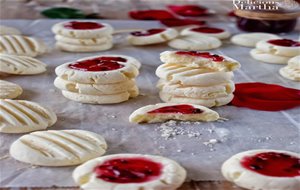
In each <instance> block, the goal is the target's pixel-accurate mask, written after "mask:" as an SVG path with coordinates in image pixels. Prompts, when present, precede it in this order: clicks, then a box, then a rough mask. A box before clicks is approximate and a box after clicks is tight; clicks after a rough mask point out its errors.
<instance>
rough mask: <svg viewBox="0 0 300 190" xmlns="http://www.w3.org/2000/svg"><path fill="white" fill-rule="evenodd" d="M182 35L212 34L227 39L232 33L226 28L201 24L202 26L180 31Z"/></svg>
mask: <svg viewBox="0 0 300 190" xmlns="http://www.w3.org/2000/svg"><path fill="white" fill-rule="evenodd" d="M180 34H181V35H182V36H189V35H194V36H199V37H202V36H203V35H204V36H211V37H215V38H218V39H220V40H223V39H227V38H229V37H230V33H229V32H228V31H226V30H224V29H221V28H213V27H207V26H201V27H189V28H186V29H184V30H182V31H181V33H180Z"/></svg>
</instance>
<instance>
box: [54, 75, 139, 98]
mask: <svg viewBox="0 0 300 190" xmlns="http://www.w3.org/2000/svg"><path fill="white" fill-rule="evenodd" d="M54 85H55V86H56V87H57V88H58V89H60V90H65V91H70V92H75V93H79V94H88V95H109V94H118V93H121V92H127V91H128V89H131V88H133V87H134V86H135V81H134V79H130V80H127V81H124V82H119V83H111V84H82V83H75V82H72V81H67V80H64V79H62V78H60V77H57V78H56V79H55V80H54Z"/></svg>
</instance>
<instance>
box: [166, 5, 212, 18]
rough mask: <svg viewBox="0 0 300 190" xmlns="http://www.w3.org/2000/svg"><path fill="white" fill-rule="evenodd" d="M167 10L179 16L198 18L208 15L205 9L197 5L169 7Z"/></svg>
mask: <svg viewBox="0 0 300 190" xmlns="http://www.w3.org/2000/svg"><path fill="white" fill-rule="evenodd" d="M168 8H169V9H171V10H172V11H173V12H175V13H176V14H178V15H180V16H190V17H198V16H203V15H207V14H208V10H207V8H206V7H202V6H199V5H169V6H168Z"/></svg>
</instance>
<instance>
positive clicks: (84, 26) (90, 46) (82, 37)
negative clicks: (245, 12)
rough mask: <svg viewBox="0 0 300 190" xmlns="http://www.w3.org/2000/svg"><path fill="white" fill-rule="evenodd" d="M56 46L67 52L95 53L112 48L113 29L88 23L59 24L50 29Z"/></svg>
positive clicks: (70, 22) (69, 22)
mask: <svg viewBox="0 0 300 190" xmlns="http://www.w3.org/2000/svg"><path fill="white" fill-rule="evenodd" d="M52 31H53V32H54V33H55V39H56V40H57V42H56V46H57V47H58V48H59V49H61V50H63V51H68V52H97V51H104V50H108V49H111V48H112V46H113V41H112V40H113V37H112V33H113V28H112V27H111V26H110V25H108V24H104V23H99V22H90V21H68V22H60V23H57V24H55V25H54V26H53V27H52Z"/></svg>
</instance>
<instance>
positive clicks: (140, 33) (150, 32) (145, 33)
mask: <svg viewBox="0 0 300 190" xmlns="http://www.w3.org/2000/svg"><path fill="white" fill-rule="evenodd" d="M165 30H166V29H164V28H154V29H149V30H146V31H136V32H131V35H133V36H150V35H154V34H158V33H161V32H163V31H165Z"/></svg>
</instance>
